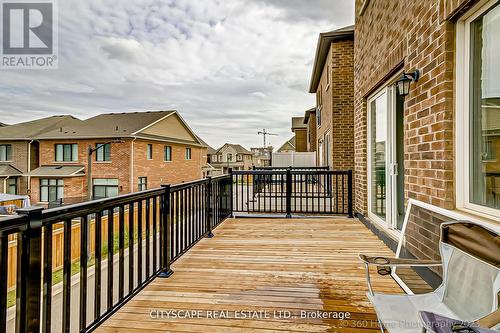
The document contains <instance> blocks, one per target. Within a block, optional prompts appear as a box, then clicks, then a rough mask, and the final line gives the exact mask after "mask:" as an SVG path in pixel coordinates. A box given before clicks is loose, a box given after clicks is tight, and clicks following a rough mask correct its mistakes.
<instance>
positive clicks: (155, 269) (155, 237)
mask: <svg viewBox="0 0 500 333" xmlns="http://www.w3.org/2000/svg"><path fill="white" fill-rule="evenodd" d="M157 223H158V198H157V197H153V237H152V238H153V274H156V272H158V244H157V243H158V230H157Z"/></svg>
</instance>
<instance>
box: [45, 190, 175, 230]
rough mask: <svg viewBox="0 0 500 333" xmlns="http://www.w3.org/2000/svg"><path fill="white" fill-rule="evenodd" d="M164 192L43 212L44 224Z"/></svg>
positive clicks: (111, 199)
mask: <svg viewBox="0 0 500 333" xmlns="http://www.w3.org/2000/svg"><path fill="white" fill-rule="evenodd" d="M164 192H165V189H163V188H155V189H151V190H145V191H141V192H136V193H128V194H123V195H119V196H116V197H112V198H105V199H98V200H92V201H87V202H82V203H78V204H74V205H68V206H62V207H57V208H51V209H46V210H44V211H42V217H43V224H44V225H45V224H48V223H54V222H60V221H63V220H68V219H72V218H77V217H81V216H82V215H85V214H93V213H95V212H97V211H102V210H106V209H109V208H114V207H117V206H121V205H126V204H130V203H134V202H136V201H139V200H143V199H147V198H152V197H155V196H158V195H161V194H163V193H164Z"/></svg>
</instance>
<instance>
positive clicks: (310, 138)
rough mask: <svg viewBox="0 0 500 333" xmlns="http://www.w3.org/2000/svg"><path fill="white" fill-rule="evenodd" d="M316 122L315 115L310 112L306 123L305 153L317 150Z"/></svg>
mask: <svg viewBox="0 0 500 333" xmlns="http://www.w3.org/2000/svg"><path fill="white" fill-rule="evenodd" d="M316 121H317V120H316V113H314V112H311V113H310V114H309V121H308V122H307V151H310V152H312V151H316V150H317V141H318V138H317V135H316V125H317V123H316Z"/></svg>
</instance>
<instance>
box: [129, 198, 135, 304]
mask: <svg viewBox="0 0 500 333" xmlns="http://www.w3.org/2000/svg"><path fill="white" fill-rule="evenodd" d="M134 208H135V204H134V202H131V203H130V204H129V205H128V292H129V294H131V293H132V292H133V291H134V252H135V246H134V215H135V210H134Z"/></svg>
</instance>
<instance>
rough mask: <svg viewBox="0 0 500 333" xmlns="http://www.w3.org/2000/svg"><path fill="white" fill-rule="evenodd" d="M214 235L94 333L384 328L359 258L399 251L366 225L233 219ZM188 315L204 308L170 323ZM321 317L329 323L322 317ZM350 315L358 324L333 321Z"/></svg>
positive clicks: (381, 284) (387, 284)
mask: <svg viewBox="0 0 500 333" xmlns="http://www.w3.org/2000/svg"><path fill="white" fill-rule="evenodd" d="M214 234H215V237H214V238H211V239H203V240H202V241H201V242H199V243H198V244H197V245H196V246H195V247H194V248H192V249H191V250H190V251H189V252H188V253H187V254H185V255H184V256H183V257H181V258H180V259H179V260H178V261H177V262H175V263H174V264H173V265H172V269H173V270H174V274H173V275H172V276H171V277H170V278H168V279H161V278H157V279H155V280H154V281H153V282H152V283H151V284H149V285H148V286H147V287H146V288H145V289H144V290H143V291H141V292H140V293H139V294H138V295H137V296H136V297H134V298H133V299H132V300H131V301H130V302H128V303H127V304H126V305H125V306H124V307H122V308H121V309H120V310H119V311H118V312H117V313H116V314H114V315H113V316H112V317H111V318H109V319H108V320H107V321H106V322H105V323H104V324H103V325H101V327H100V328H99V329H97V330H96V331H97V332H278V331H281V332H377V331H378V329H377V321H376V316H375V313H374V311H373V308H372V307H371V305H370V303H369V302H368V299H367V297H366V291H367V286H366V281H365V272H364V266H363V265H362V264H360V262H359V260H358V258H357V255H358V253H360V252H362V253H366V254H369V255H374V254H382V255H393V253H392V252H391V251H390V250H389V249H388V248H387V247H386V246H385V245H384V244H383V243H382V241H380V240H379V239H378V238H377V237H376V236H374V235H373V234H372V233H371V232H370V231H369V230H368V229H367V228H366V227H365V226H364V225H363V224H362V223H360V222H359V221H358V220H356V219H347V218H313V219H312V218H310V219H265V218H262V219H254V218H244V219H229V220H227V221H225V222H224V223H222V224H221V225H220V226H219V227H218V228H217V229H216V230H215V231H214ZM372 277H373V278H372V282H373V285H374V286H375V290H377V291H382V292H390V293H402V290H401V288H400V287H399V286H398V285H397V284H396V283H395V282H394V280H393V279H392V278H391V277H389V276H385V277H382V276H380V275H377V274H376V273H375V271H373V275H372ZM156 310H158V311H163V318H160V317H161V316H160V315H159V313H158V312H156ZM179 310H183V311H179ZM184 310H194V311H200V312H196V313H193V314H192V316H190V317H192V318H172V316H173V315H174V314H178V315H179V316H182V317H184V316H186V313H185V312H184ZM168 311H172V312H170V318H168V316H169V315H168ZM279 311H281V312H279ZM317 311H319V314H320V315H323V316H330V319H326V318H319V319H318V318H314V316H317V315H318V312H317ZM339 312H340V313H339ZM343 312H348V313H349V315H350V318H349V319H345V320H340V319H335V318H336V317H337V318H338V317H339V316H341V315H342V314H343ZM244 314H246V315H248V316H250V317H252V318H247V319H245V318H242V316H243V315H244ZM304 315H307V316H308V317H309V318H304V317H303V316H304ZM226 316H228V317H229V318H225V317H226ZM235 316H237V317H238V318H235ZM152 317H155V318H152ZM156 317H158V318H156ZM207 317H208V318H207ZM311 317H312V318H311Z"/></svg>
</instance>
